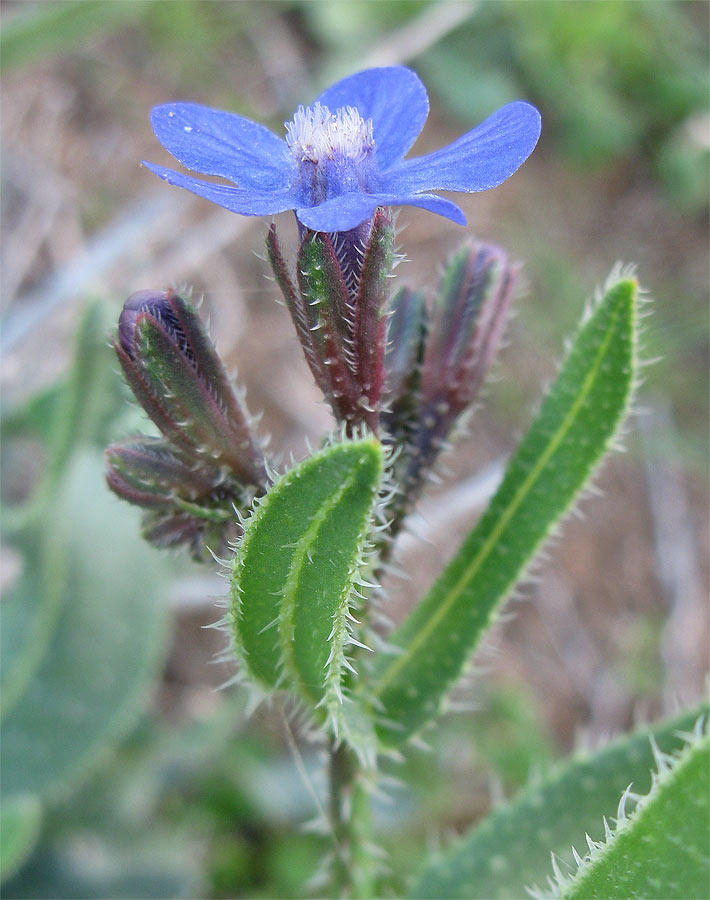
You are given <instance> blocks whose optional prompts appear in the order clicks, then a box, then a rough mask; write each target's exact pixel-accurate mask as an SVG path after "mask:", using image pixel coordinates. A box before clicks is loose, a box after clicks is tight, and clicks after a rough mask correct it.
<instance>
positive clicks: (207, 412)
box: [114, 290, 266, 486]
mask: <svg viewBox="0 0 710 900" xmlns="http://www.w3.org/2000/svg"><path fill="white" fill-rule="evenodd" d="M114 348H115V350H116V354H117V356H118V359H119V361H120V363H121V366H122V368H123V372H124V374H125V376H126V380H127V381H128V384H129V386H130V387H131V389H132V391H133V393H134V394H135V397H136V399H137V400H138V402H139V403H140V404H141V406H143V408H144V409H145V411H146V412H147V413H148V415H149V416H150V418H151V419H152V420H153V421H154V422H155V424H156V425H157V426H158V428H159V429H160V430H161V432H162V433H163V435H164V436H165V437H166V438H167V440H168V441H169V442H170V443H171V444H172V445H173V446H174V447H175V448H176V449H178V450H179V451H180V452H181V453H182V454H184V455H186V456H187V457H188V458H190V459H193V460H195V461H197V462H199V463H207V464H210V465H214V466H216V467H218V468H221V469H224V470H226V471H228V472H230V473H232V474H233V475H234V477H235V478H236V479H237V480H238V481H240V482H242V483H243V484H250V485H254V486H259V485H262V484H264V483H265V480H266V470H265V463H264V456H263V452H262V451H261V448H260V446H259V444H258V441H257V439H256V437H255V435H254V434H253V432H252V429H251V426H250V424H249V416H248V413H247V411H246V408H245V406H244V404H243V402H242V400H241V398H240V397H239V396H238V395H237V393H236V392H235V390H234V387H233V386H232V384H231V382H230V380H229V378H228V376H227V373H226V372H225V370H224V366H223V365H222V362H221V361H220V359H219V357H218V356H217V353H216V351H215V349H214V346H213V345H212V343H211V341H210V340H209V338H208V337H207V334H206V332H205V330H204V328H203V326H202V323H201V322H200V319H199V317H198V315H197V313H196V312H195V310H194V309H193V307H192V306H191V305H190V304H189V303H188V302H187V301H186V300H183V299H182V298H181V297H179V296H178V295H177V294H176V293H175V292H174V291H171V290H168V291H139V292H137V293H135V294H133V295H132V296H131V297H129V298H128V300H127V301H126V303H125V305H124V308H123V312H122V313H121V317H120V319H119V325H118V341H117V342H114Z"/></svg>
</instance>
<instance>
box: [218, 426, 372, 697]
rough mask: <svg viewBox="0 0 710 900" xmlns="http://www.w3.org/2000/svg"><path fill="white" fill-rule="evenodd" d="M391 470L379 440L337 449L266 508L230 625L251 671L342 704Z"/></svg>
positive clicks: (269, 498) (239, 567)
mask: <svg viewBox="0 0 710 900" xmlns="http://www.w3.org/2000/svg"><path fill="white" fill-rule="evenodd" d="M382 470H383V449H382V447H381V445H380V444H379V443H378V442H377V441H376V440H375V439H374V438H364V439H360V440H353V441H345V442H344V443H339V444H333V445H331V446H329V447H326V448H325V449H324V450H321V451H319V452H318V453H316V454H314V455H313V456H311V457H310V458H309V459H307V460H305V461H304V462H302V463H300V464H299V465H297V466H295V467H294V468H293V469H291V470H290V471H289V472H287V473H286V474H285V475H283V476H282V477H281V478H279V479H278V480H277V481H276V482H275V483H274V485H273V487H272V488H271V490H270V491H269V492H268V494H267V495H266V496H265V497H263V498H261V499H260V500H259V501H257V504H256V505H255V509H254V512H253V514H252V515H251V517H250V518H249V519H248V521H247V522H246V525H245V529H244V536H243V538H242V541H241V544H240V546H239V548H238V550H237V554H236V557H235V561H234V567H233V576H232V588H231V609H230V623H231V627H232V633H233V635H234V640H235V644H236V650H237V652H238V654H240V655H241V657H242V658H243V664H244V666H245V668H246V670H247V671H248V673H249V674H250V675H251V676H252V677H253V678H254V679H255V680H256V681H257V682H259V683H260V684H261V685H263V686H265V687H266V688H269V689H273V688H276V687H289V686H295V687H296V689H297V690H298V692H299V693H300V694H301V695H302V696H304V697H305V698H307V699H308V700H309V701H311V702H312V703H314V704H319V703H321V702H323V703H324V704H325V705H326V706H327V707H328V708H329V709H331V704H333V706H332V708H333V709H334V708H336V706H337V705H339V704H340V702H341V699H340V693H341V681H342V677H343V670H344V668H345V667H346V666H347V665H348V663H347V661H346V648H347V645H348V644H349V643H350V642H351V641H352V638H351V634H350V625H349V618H350V608H351V604H352V598H353V592H354V589H355V587H356V585H357V580H358V572H359V569H360V566H361V561H362V555H363V551H364V548H365V543H366V540H367V536H368V533H369V530H370V526H371V520H372V515H373V511H374V507H375V503H376V501H377V493H378V488H379V484H380V479H381V477H382Z"/></svg>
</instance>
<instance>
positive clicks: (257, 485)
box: [107, 67, 638, 897]
mask: <svg viewBox="0 0 710 900" xmlns="http://www.w3.org/2000/svg"><path fill="white" fill-rule="evenodd" d="M427 113H428V100H427V95H426V91H425V89H424V87H423V85H422V84H421V82H420V80H419V78H418V77H417V76H416V75H415V74H414V72H412V71H411V70H409V69H406V68H402V67H392V68H379V69H369V70H366V71H363V72H360V73H357V74H355V75H352V76H350V77H348V78H345V79H343V80H342V81H339V82H338V83H336V84H334V85H333V86H331V87H330V88H328V89H327V90H326V91H324V92H323V93H322V94H321V95H320V97H319V98H318V99H317V100H316V101H315V102H314V103H313V104H312V105H311V106H309V107H299V109H298V110H297V111H296V113H295V114H294V116H293V119H292V120H291V121H290V122H287V123H286V126H285V136H284V137H283V138H282V137H279V136H277V135H275V134H274V133H272V132H271V131H269V130H268V129H266V128H265V127H263V126H262V125H260V124H258V123H255V122H252V121H250V120H248V119H245V118H243V117H241V116H239V115H236V114H234V113H228V112H223V111H219V110H214V109H210V108H207V107H203V106H199V105H196V104H193V103H169V104H166V105H163V106H159V107H157V108H156V109H154V110H153V114H152V124H153V129H154V131H155V134H156V136H157V138H158V139H159V141H160V142H161V143H162V144H163V146H164V147H165V148H166V149H167V150H169V151H170V153H171V154H172V155H173V156H174V157H175V158H176V159H177V160H178V161H179V162H180V163H181V164H182V165H183V166H185V167H186V168H187V169H190V170H192V171H193V172H197V173H200V174H202V175H206V176H218V177H221V178H222V179H224V180H226V181H227V182H229V183H215V182H213V181H206V180H203V179H201V178H198V177H195V176H193V175H188V174H184V173H181V172H179V171H174V170H172V169H166V168H164V167H161V166H157V165H153V164H151V163H145V165H146V166H147V167H148V168H149V169H150V170H151V171H152V172H154V173H155V174H157V175H158V176H159V177H160V178H162V179H163V180H164V181H166V182H167V183H168V184H171V185H176V186H178V187H181V188H184V189H186V190H188V191H191V192H192V193H194V194H197V195H199V196H201V197H204V198H205V199H207V200H209V201H211V202H213V203H216V204H218V205H220V206H222V207H224V208H226V209H228V210H231V211H232V212H235V213H238V214H241V215H247V216H264V215H266V216H271V215H274V214H277V213H282V212H285V211H288V210H291V211H293V212H294V213H295V216H296V221H297V223H298V234H299V243H298V248H297V250H296V254H295V259H294V260H289V259H288V258H287V257H286V255H285V254H284V252H283V250H282V247H281V244H280V241H279V237H278V234H277V229H276V226H275V225H273V224H272V225H271V227H270V228H269V230H268V234H267V238H266V253H267V259H268V262H269V264H270V266H271V269H272V272H273V275H274V277H275V281H276V284H277V285H278V288H279V289H280V292H281V294H282V295H283V300H284V301H285V304H286V306H287V308H288V310H289V313H290V315H291V318H292V320H293V324H294V327H295V331H296V335H297V337H298V340H299V341H300V343H301V346H302V348H303V352H304V354H305V358H306V361H307V363H308V366H309V367H310V370H311V372H312V375H313V378H314V380H315V382H316V384H317V385H318V387H319V388H320V390H321V392H322V394H323V396H324V398H325V400H326V401H327V403H328V405H329V407H330V409H331V411H332V414H333V417H334V419H335V422H336V423H337V427H336V428H335V429H334V432H333V434H332V435H330V436H328V437H327V438H326V439H325V440H324V446H323V447H322V449H320V450H318V451H316V452H314V453H312V454H311V455H310V456H309V457H308V458H307V459H305V460H304V461H302V462H301V463H299V464H296V465H294V466H293V467H292V468H291V469H290V470H288V471H286V472H285V473H284V474H282V475H280V476H276V475H274V474H273V461H270V460H269V459H267V455H266V449H265V447H266V441H265V440H264V439H263V437H262V436H261V435H260V434H259V432H258V429H257V427H256V425H255V420H254V419H252V417H251V416H250V415H249V413H248V411H247V409H246V405H245V402H244V398H243V395H242V394H241V392H240V391H239V390H238V389H237V388H235V386H234V385H233V384H232V383H231V381H230V379H229V377H228V376H227V374H226V372H225V369H224V367H223V365H222V363H221V362H220V360H219V358H218V356H217V354H216V352H215V349H214V347H213V345H212V344H211V342H210V340H209V338H208V337H207V335H206V332H205V329H204V327H203V326H202V324H201V322H200V320H199V318H198V316H197V313H196V312H195V310H194V309H193V307H192V306H191V305H190V303H189V302H188V300H187V299H186V298H185V297H182V296H180V295H179V294H178V293H176V292H175V291H172V290H152V291H141V292H138V293H137V294H134V295H133V296H132V297H130V298H129V300H128V301H127V302H126V305H125V307H124V310H123V313H122V315H121V319H120V322H119V329H118V340H117V341H116V342H115V349H116V353H117V355H118V358H119V360H120V363H121V366H122V368H123V372H124V374H125V377H126V380H127V381H128V383H129V385H130V387H131V389H132V390H133V393H134V394H135V396H136V399H137V400H138V401H139V403H140V404H141V405H142V406H143V407H144V409H145V410H146V412H147V413H148V415H149V416H150V418H151V419H152V421H153V422H154V423H155V425H156V426H157V428H158V429H159V431H160V433H161V435H162V437H160V438H146V437H138V438H134V439H132V440H130V441H127V442H124V443H121V444H117V445H114V446H112V447H110V448H109V449H108V451H107V459H108V476H107V477H108V483H109V485H110V487H111V488H112V489H113V490H114V491H115V492H116V493H117V494H119V495H120V496H121V497H123V498H125V499H126V500H128V501H129V502H132V503H135V504H137V505H139V506H142V507H143V508H144V509H145V520H144V521H145V525H144V537H145V538H146V539H147V540H149V541H151V542H152V543H154V544H156V545H158V546H171V547H174V546H180V545H185V546H186V547H188V548H189V549H190V551H191V552H192V553H193V555H194V556H195V557H196V558H199V559H203V560H206V561H209V560H210V559H211V554H213V555H215V556H217V557H221V558H222V559H223V561H224V562H225V564H226V565H227V566H228V568H229V572H230V577H231V586H230V594H229V600H228V610H227V614H226V616H225V618H224V621H223V624H224V626H225V628H226V629H227V631H228V632H229V635H230V639H231V650H230V652H232V651H233V652H234V654H235V655H236V657H237V659H238V665H239V669H240V672H241V675H242V677H243V678H244V680H246V681H248V682H249V683H250V684H251V685H252V686H253V687H254V688H255V689H256V690H258V691H260V692H264V693H270V692H273V691H285V692H288V693H289V694H290V695H292V696H293V697H294V698H296V699H297V701H298V704H299V705H300V706H302V707H303V708H305V709H306V710H308V711H309V714H310V715H309V718H310V721H311V722H312V724H313V726H314V728H315V730H316V732H317V733H318V734H320V735H321V736H322V740H323V741H324V742H325V744H326V745H327V746H328V749H329V754H330V790H331V801H330V804H329V807H328V809H329V813H328V816H327V818H328V822H327V823H326V824H327V826H328V828H329V831H330V833H331V835H332V837H333V846H334V852H333V857H332V860H331V861H330V865H329V867H328V873H329V877H330V879H331V881H330V884H329V888H330V891H331V893H332V894H333V895H336V894H337V895H342V896H363V897H367V896H371V897H372V896H377V895H378V892H379V891H380V890H381V885H382V881H381V880H379V879H381V877H382V875H381V871H380V868H379V866H378V863H377V861H376V860H377V852H376V848H375V847H374V843H373V839H372V835H371V825H370V812H369V808H370V794H371V791H372V789H373V787H374V785H375V782H376V773H377V765H378V759H379V757H380V755H381V754H382V753H392V752H393V751H394V750H396V748H398V747H399V746H401V745H402V744H404V742H406V741H407V740H408V739H409V738H410V737H412V736H414V735H416V734H418V733H419V732H421V730H422V729H423V728H424V727H425V726H426V725H427V724H428V723H430V722H432V720H433V719H434V718H435V717H436V716H437V715H438V714H439V713H440V712H441V711H442V709H443V708H444V705H445V701H446V697H447V695H448V693H449V691H450V688H451V687H452V686H453V685H454V683H455V682H456V680H457V679H458V678H459V676H460V675H461V674H462V672H463V670H464V668H465V666H466V664H467V663H468V661H469V660H470V658H471V656H472V653H473V651H474V649H475V648H476V646H477V645H478V643H479V642H480V639H481V636H482V635H483V634H484V633H485V631H486V629H487V628H488V627H489V626H490V624H491V623H492V622H493V621H494V620H495V618H496V615H497V612H498V610H499V609H500V607H501V605H502V603H503V601H504V600H505V598H506V597H507V595H508V594H509V593H510V591H511V589H512V588H513V587H514V586H515V584H516V583H517V581H518V580H519V579H520V578H521V577H522V575H523V574H524V573H525V571H526V568H527V566H528V564H529V563H530V561H531V559H532V558H533V556H534V554H535V552H536V551H537V549H538V548H539V547H540V545H541V544H542V543H543V542H544V540H545V538H546V537H547V536H548V535H549V534H550V532H551V531H552V530H553V529H554V527H555V526H556V524H557V523H558V522H559V520H560V519H561V518H562V517H563V515H564V514H565V513H566V512H567V511H568V510H569V508H570V506H571V505H572V504H573V502H574V500H575V498H576V497H577V495H578V494H579V492H580V491H581V490H582V488H583V487H584V485H585V483H586V482H587V480H588V478H589V477H590V475H591V474H592V473H593V471H594V470H595V468H596V466H597V464H598V463H599V461H600V459H601V457H602V456H603V455H604V453H605V451H606V450H607V449H609V448H610V447H611V446H612V445H613V443H614V440H615V438H616V435H617V433H618V429H619V427H620V424H621V422H622V421H623V418H624V416H625V413H626V411H627V409H628V405H629V402H630V397H631V394H632V391H633V387H634V385H635V379H636V329H637V325H636V322H637V301H638V287H637V284H636V281H635V279H634V278H633V277H632V276H631V275H630V274H629V273H628V272H623V271H619V272H617V273H616V275H614V276H613V277H612V278H610V280H609V282H608V284H607V286H606V288H605V291H604V292H603V293H601V294H600V295H599V297H598V299H597V300H596V301H595V302H594V303H593V304H592V305H591V306H590V307H589V308H588V310H587V312H586V315H585V318H584V320H583V323H582V325H581V326H580V329H579V331H578V334H577V336H576V338H575V341H574V343H573V344H572V346H571V349H570V352H569V355H568V358H567V360H566V362H565V363H564V365H563V366H562V368H561V371H560V373H559V376H558V378H557V380H556V381H555V383H554V384H553V385H552V387H551V389H550V390H549V392H548V395H547V397H546V398H545V400H544V401H543V403H542V405H541V408H540V410H539V411H538V413H537V415H536V417H535V419H534V421H533V423H532V425H531V426H530V430H529V431H528V433H527V434H526V436H525V438H524V439H523V441H522V442H521V444H520V446H519V448H518V450H517V452H516V453H515V454H514V456H513V458H512V460H511V462H510V464H509V466H508V469H507V472H506V475H505V477H504V479H503V482H502V484H501V486H500V488H499V489H498V491H497V492H496V494H495V496H494V497H493V498H492V500H491V502H490V505H489V507H488V509H487V511H486V512H485V514H484V515H483V516H482V517H481V519H480V521H479V523H478V524H477V525H476V527H475V528H474V529H473V531H472V532H471V533H470V534H469V535H468V537H467V538H466V539H465V540H464V542H463V543H462V545H461V547H460V549H459V551H458V553H457V554H456V555H455V556H454V558H453V560H452V561H451V563H450V564H449V566H448V567H447V568H446V569H445V570H444V571H443V572H442V574H441V575H440V577H439V578H438V579H437V581H436V582H435V583H434V585H433V586H432V588H431V589H430V590H429V592H428V593H427V594H426V595H425V596H424V597H423V598H422V599H421V601H420V602H419V603H418V604H416V605H415V606H414V608H413V610H412V612H411V613H410V615H409V616H408V618H406V619H405V621H404V622H403V623H402V624H401V625H400V626H398V627H397V628H396V629H394V630H392V629H391V628H390V629H388V630H387V629H385V630H383V628H382V627H381V626H380V624H379V623H380V620H381V618H382V617H380V616H374V615H372V612H373V609H372V608H373V606H374V605H375V601H376V605H377V607H378V609H377V612H378V613H379V612H383V613H384V614H385V617H386V612H387V609H386V598H385V597H383V596H382V595H381V592H380V591H379V588H378V586H379V582H380V578H381V575H382V573H383V571H384V568H385V564H386V560H387V558H388V557H389V555H390V553H391V550H392V547H393V545H394V543H395V540H396V537H397V535H398V533H399V531H400V530H401V528H402V524H403V522H404V520H405V518H406V515H407V514H408V512H409V511H410V510H411V509H412V507H413V506H414V504H415V503H416V501H417V499H418V498H419V496H420V494H421V493H422V490H423V489H424V487H425V485H426V483H427V479H428V478H429V476H430V475H431V473H432V471H433V470H434V468H435V466H436V463H437V460H438V458H439V455H440V453H441V451H442V449H443V448H445V447H446V446H447V444H448V442H449V441H450V440H451V437H452V433H453V432H454V429H455V426H456V425H457V423H458V422H460V420H461V418H462V417H463V416H465V415H466V413H467V412H468V411H469V410H470V409H471V408H472V405H473V404H474V402H475V401H476V399H477V397H478V394H479V390H480V387H481V385H482V383H483V381H484V379H485V376H486V373H487V371H488V370H489V367H490V364H491V361H492V359H493V357H494V355H495V353H496V350H497V348H498V345H499V343H500V339H501V335H502V333H503V330H504V326H505V321H506V315H507V312H508V310H509V307H510V304H511V301H512V299H513V296H514V292H515V286H516V278H517V271H518V270H517V266H516V265H515V264H513V263H512V262H511V261H510V259H509V258H508V255H507V254H506V252H505V251H504V250H503V249H501V248H500V247H497V246H495V245H493V244H489V243H486V242H483V241H480V240H478V239H472V238H469V239H467V240H466V241H465V242H464V244H463V246H462V247H461V248H459V249H457V250H456V251H455V252H454V253H453V254H452V255H451V257H450V259H449V261H448V262H447V263H446V264H445V266H444V267H443V271H442V275H441V277H440V280H439V284H438V285H436V286H434V287H433V288H432V287H426V288H421V287H414V288H413V287H410V286H407V285H405V286H401V287H397V288H396V289H395V290H394V291H390V285H391V284H392V278H391V275H392V269H393V267H394V264H395V262H396V259H397V254H396V252H395V225H394V217H393V208H395V207H400V206H415V207H420V208H422V209H425V210H428V211H429V212H432V213H435V214H437V215H441V216H445V217H447V218H449V219H451V220H453V221H454V222H456V223H458V224H460V225H464V224H465V217H464V215H463V213H462V211H461V209H460V208H459V207H458V206H457V205H456V204H455V203H453V202H452V201H451V200H449V199H447V198H444V197H442V196H440V195H439V193H438V192H439V191H460V192H476V191H484V190H489V189H491V188H494V187H496V186H497V185H499V184H501V183H502V182H503V181H505V180H506V179H507V178H509V177H510V176H511V175H513V173H514V172H515V171H516V170H517V169H518V167H519V166H520V165H521V164H522V163H523V162H524V161H525V160H526V159H527V157H528V156H529V155H530V153H531V152H532V151H533V149H534V147H535V145H536V143H537V140H538V137H539V135H540V115H539V113H538V112H537V110H536V109H535V108H534V107H533V106H531V105H530V104H528V103H526V102H523V101H515V102H512V103H509V104H508V105H506V106H504V107H503V108H502V109H500V110H498V111H497V112H494V113H493V114H492V115H491V116H490V117H489V118H488V119H487V120H486V121H485V122H483V123H482V124H481V125H479V126H478V127H476V128H474V129H473V130H471V131H470V132H468V133H467V134H465V135H463V136H462V137H461V138H459V139H458V140H456V141H454V142H453V143H452V144H450V145H448V146H446V147H443V148H442V149H440V150H437V151H435V152H433V153H429V154H427V155H424V156H419V157H412V158H406V159H405V156H406V155H407V154H408V152H409V151H410V149H411V147H412V145H413V144H414V141H415V140H416V138H417V137H418V135H419V133H420V131H421V130H422V128H423V126H424V123H425V120H426V117H427ZM557 846H558V845H555V846H554V847H553V846H552V845H551V846H549V847H548V848H547V850H548V851H549V850H550V849H555V848H556V847H557ZM548 859H549V853H547V852H546V854H545V860H546V862H545V865H547V860H548ZM536 871H537V870H534V871H533V875H535V873H536ZM535 877H536V876H535ZM531 880H534V878H532V877H531ZM431 881H432V877H429V881H428V882H427V881H426V879H424V881H422V882H420V885H421V884H425V883H426V884H429V883H431ZM433 881H434V883H435V884H436V883H437V882H436V878H435V877H434V878H433ZM438 883H439V884H442V883H446V891H448V892H449V893H447V896H448V895H449V894H450V895H451V896H454V893H455V888H452V882H451V879H449V881H448V882H445V880H443V881H442V879H441V878H440V880H439V882H438ZM429 889H430V888H427V890H429ZM431 890H437V888H436V887H435V888H431ZM442 890H443V888H442ZM456 895H457V896H458V894H456ZM467 895H468V894H466V896H467ZM513 895H515V894H513ZM427 896H436V894H435V893H431V894H427ZM440 896H443V894H441V895H440ZM461 896H464V894H462V895H461ZM501 896H503V894H501Z"/></svg>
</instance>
